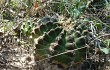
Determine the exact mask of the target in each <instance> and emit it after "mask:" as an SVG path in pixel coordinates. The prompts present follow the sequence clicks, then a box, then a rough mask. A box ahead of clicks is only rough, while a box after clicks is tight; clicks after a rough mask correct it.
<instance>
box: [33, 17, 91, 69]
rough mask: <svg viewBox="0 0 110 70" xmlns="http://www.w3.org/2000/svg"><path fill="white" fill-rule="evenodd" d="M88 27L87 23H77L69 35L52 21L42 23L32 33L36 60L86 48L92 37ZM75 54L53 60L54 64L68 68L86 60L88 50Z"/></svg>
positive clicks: (63, 55) (64, 55) (60, 56)
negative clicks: (72, 64)
mask: <svg viewBox="0 0 110 70" xmlns="http://www.w3.org/2000/svg"><path fill="white" fill-rule="evenodd" d="M43 20H44V19H43ZM85 24H86V25H87V26H85ZM88 25H89V24H87V23H84V24H82V23H76V24H75V25H74V27H73V29H72V30H71V32H70V33H69V32H67V31H66V30H64V28H63V27H62V26H60V25H59V23H58V22H54V21H53V20H50V19H49V20H48V21H45V22H41V21H40V23H38V26H37V27H36V28H35V29H34V30H33V32H32V37H33V39H34V45H35V47H36V49H35V52H36V53H35V60H36V61H39V60H41V59H44V58H48V57H49V56H53V55H57V54H60V53H63V52H66V51H69V50H74V49H77V48H81V47H84V46H85V44H87V43H88V38H89V37H90V33H89V28H88ZM75 54H76V55H74V54H73V53H66V54H62V55H59V56H56V57H54V58H52V59H51V60H52V62H53V63H56V64H61V65H62V66H64V67H67V66H68V65H70V63H71V62H72V61H73V60H74V61H75V62H79V61H81V60H82V59H85V55H86V49H82V50H78V51H76V52H75Z"/></svg>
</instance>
